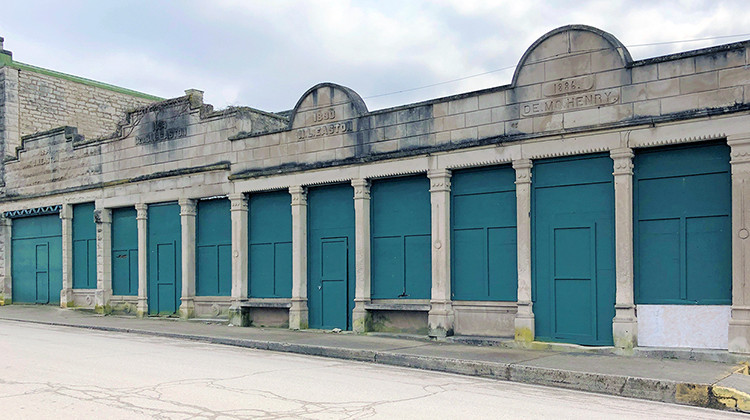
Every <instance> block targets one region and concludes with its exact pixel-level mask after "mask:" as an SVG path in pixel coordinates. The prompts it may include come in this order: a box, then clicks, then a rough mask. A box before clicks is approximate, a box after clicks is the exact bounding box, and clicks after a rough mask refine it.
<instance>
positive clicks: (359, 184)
mask: <svg viewBox="0 0 750 420" xmlns="http://www.w3.org/2000/svg"><path fill="white" fill-rule="evenodd" d="M352 187H354V199H355V200H369V199H370V181H369V180H367V179H352Z"/></svg>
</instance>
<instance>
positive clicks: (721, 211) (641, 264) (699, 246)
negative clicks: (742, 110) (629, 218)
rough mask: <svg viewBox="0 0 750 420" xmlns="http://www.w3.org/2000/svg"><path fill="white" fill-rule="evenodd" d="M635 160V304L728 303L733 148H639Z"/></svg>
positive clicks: (730, 281) (689, 146) (721, 144)
mask: <svg viewBox="0 0 750 420" xmlns="http://www.w3.org/2000/svg"><path fill="white" fill-rule="evenodd" d="M634 163H635V165H634V177H633V186H634V188H633V195H634V197H633V217H634V223H633V225H634V229H633V235H634V242H635V243H634V262H635V264H634V274H635V302H636V303H637V304H661V305H664V304H667V305H669V304H672V305H674V304H678V305H730V304H731V303H732V238H731V228H732V220H731V211H732V208H731V207H732V197H731V193H732V190H731V174H730V164H729V146H727V145H726V143H724V142H721V143H716V142H714V143H708V144H706V143H702V144H694V145H682V146H669V147H660V148H654V149H643V150H637V151H636V154H635V160H634Z"/></svg>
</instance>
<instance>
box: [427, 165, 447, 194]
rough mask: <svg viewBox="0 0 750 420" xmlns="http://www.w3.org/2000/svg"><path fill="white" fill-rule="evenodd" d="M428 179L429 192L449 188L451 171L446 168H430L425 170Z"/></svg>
mask: <svg viewBox="0 0 750 420" xmlns="http://www.w3.org/2000/svg"><path fill="white" fill-rule="evenodd" d="M427 178H429V179H430V192H438V191H450V190H451V171H450V170H448V169H432V170H429V171H427Z"/></svg>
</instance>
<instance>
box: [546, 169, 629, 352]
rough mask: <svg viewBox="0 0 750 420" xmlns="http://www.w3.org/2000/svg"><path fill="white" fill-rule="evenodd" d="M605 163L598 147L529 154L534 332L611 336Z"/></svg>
mask: <svg viewBox="0 0 750 420" xmlns="http://www.w3.org/2000/svg"><path fill="white" fill-rule="evenodd" d="M612 170H613V164H612V159H611V158H610V157H609V156H602V155H592V156H576V157H572V158H565V159H555V160H540V161H535V162H534V169H533V171H534V177H533V180H534V181H533V183H532V185H533V192H532V200H533V201H532V249H533V251H532V258H533V260H532V264H533V266H532V270H533V279H534V284H533V289H532V291H533V300H534V315H535V321H536V335H537V338H538V339H540V340H548V341H562V342H569V343H576V344H584V345H612V344H613V342H612V318H613V317H614V312H615V270H614V266H615V257H614V245H615V241H614V185H613V177H612Z"/></svg>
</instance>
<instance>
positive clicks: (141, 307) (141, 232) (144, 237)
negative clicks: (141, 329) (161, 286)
mask: <svg viewBox="0 0 750 420" xmlns="http://www.w3.org/2000/svg"><path fill="white" fill-rule="evenodd" d="M135 210H136V216H135V220H136V223H137V224H138V306H137V307H136V314H137V315H138V317H139V318H142V317H144V316H148V206H147V205H146V204H143V203H138V204H136V205H135Z"/></svg>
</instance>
